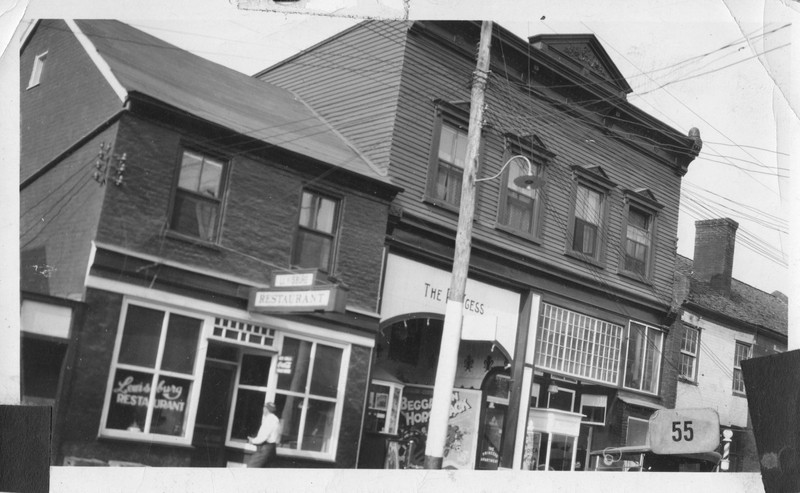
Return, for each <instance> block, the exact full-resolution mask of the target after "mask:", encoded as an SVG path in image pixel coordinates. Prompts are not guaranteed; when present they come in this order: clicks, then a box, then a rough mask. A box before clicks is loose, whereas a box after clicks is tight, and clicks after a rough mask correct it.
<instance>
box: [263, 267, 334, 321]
mask: <svg viewBox="0 0 800 493" xmlns="http://www.w3.org/2000/svg"><path fill="white" fill-rule="evenodd" d="M315 283H316V271H315V270H314V271H307V270H306V271H292V272H289V273H276V274H273V276H272V286H273V287H271V288H254V289H252V290H251V291H250V300H249V304H248V310H249V311H252V312H260V313H292V312H314V311H339V312H341V311H344V308H345V305H346V303H347V289H346V288H343V287H342V286H339V285H334V284H329V285H315Z"/></svg>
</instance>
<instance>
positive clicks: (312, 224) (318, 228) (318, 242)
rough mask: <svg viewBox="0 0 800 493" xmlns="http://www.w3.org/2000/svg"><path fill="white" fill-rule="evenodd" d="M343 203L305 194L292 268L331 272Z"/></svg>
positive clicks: (313, 194) (306, 191)
mask: <svg viewBox="0 0 800 493" xmlns="http://www.w3.org/2000/svg"><path fill="white" fill-rule="evenodd" d="M338 215H339V201H338V200H336V199H333V198H331V197H328V196H325V195H321V194H319V193H317V192H314V191H311V190H303V195H302V198H301V203H300V219H299V222H298V227H297V233H296V236H295V242H294V249H293V250H292V265H295V266H297V267H303V268H317V269H319V270H320V271H322V272H331V270H332V267H333V256H334V252H335V247H336V231H337V228H338V227H339V225H338V223H339V218H338Z"/></svg>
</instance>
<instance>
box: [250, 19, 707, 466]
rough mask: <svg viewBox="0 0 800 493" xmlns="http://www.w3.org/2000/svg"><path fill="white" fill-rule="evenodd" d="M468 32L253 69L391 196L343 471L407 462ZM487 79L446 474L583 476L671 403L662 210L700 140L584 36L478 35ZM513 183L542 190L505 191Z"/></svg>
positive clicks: (435, 338) (328, 48)
mask: <svg viewBox="0 0 800 493" xmlns="http://www.w3.org/2000/svg"><path fill="white" fill-rule="evenodd" d="M479 31H480V23H477V22H421V21H420V22H399V21H391V22H384V21H369V22H364V23H361V24H358V25H357V26H355V27H353V28H351V29H349V30H346V31H343V32H342V33H340V34H338V35H336V36H333V37H331V38H329V39H327V40H325V41H323V42H321V43H319V44H318V45H316V46H313V47H311V48H309V49H308V50H305V51H303V52H301V53H300V54H298V55H296V56H294V57H291V58H289V59H287V60H285V61H283V62H281V63H279V64H277V65H275V66H273V67H270V68H268V69H266V70H264V71H263V72H261V73H260V74H257V77H258V78H260V79H262V80H265V81H269V82H272V83H274V84H276V85H278V86H280V87H284V88H287V89H289V90H291V91H292V92H294V93H296V94H298V95H299V96H300V97H301V98H303V99H304V100H305V101H307V102H308V103H309V104H310V105H311V106H312V107H313V108H314V109H315V110H316V111H317V112H318V113H319V114H320V115H322V117H323V118H325V119H326V120H328V121H330V122H331V123H332V124H333V125H335V126H336V128H337V129H338V130H339V131H340V132H341V133H342V134H343V135H344V136H345V137H346V138H347V139H348V140H349V141H351V142H353V143H354V145H356V147H357V148H358V149H359V150H360V152H362V153H363V154H364V155H366V156H368V157H369V158H370V159H371V160H372V162H374V163H375V164H376V165H377V166H378V167H379V168H380V169H383V170H386V171H387V173H388V175H389V176H390V177H391V179H392V180H393V181H394V182H395V183H396V184H397V185H399V186H401V187H403V189H404V191H403V193H401V194H399V195H398V196H397V197H396V198H395V200H394V201H393V203H392V207H391V211H390V218H389V225H388V228H387V236H386V255H385V260H384V270H383V285H382V292H381V294H382V296H381V304H380V317H381V323H380V331H379V333H378V334H377V337H376V340H375V357H374V360H373V362H372V364H373V370H372V372H373V379H372V390H371V392H370V395H369V396H368V403H367V407H368V409H367V421H366V424H365V436H364V440H363V445H362V453H361V460H360V461H359V467H415V466H418V465H419V464H420V459H421V456H422V454H421V452H420V451H421V450H422V449H423V448H424V434H425V429H426V426H427V418H428V415H427V411H428V408H429V405H430V395H431V386H432V385H433V382H434V376H435V370H436V365H437V361H438V348H439V345H440V343H441V331H442V320H443V313H444V303H445V300H446V298H447V288H448V286H449V282H448V280H449V272H450V269H451V268H452V259H453V254H454V252H453V244H454V238H455V233H456V225H457V219H458V218H457V216H458V207H459V201H460V190H461V182H462V178H463V168H464V155H465V148H466V140H467V127H468V115H469V100H470V88H471V85H472V84H471V83H472V78H473V72H474V71H475V64H476V59H475V58H476V57H475V47H476V46H477V45H478V39H479ZM487 78H488V80H487V89H486V94H485V104H486V110H485V119H484V122H483V135H482V140H481V149H480V158H479V168H478V180H479V183H478V184H477V189H476V211H475V221H474V230H473V239H472V258H471V263H470V268H469V279H468V281H467V288H466V299H465V302H464V310H465V318H464V325H463V328H462V339H463V340H462V342H461V344H460V347H459V368H458V371H457V375H456V380H455V390H454V394H453V398H452V403H453V404H452V405H451V418H450V420H451V421H450V426H449V433H448V445H447V450H446V451H445V455H444V467H452V468H479V469H496V468H509V469H528V470H536V469H556V470H580V469H585V468H586V466H587V462H588V458H589V452H590V451H592V450H601V449H603V448H605V447H609V446H614V447H616V446H624V445H639V444H643V443H644V440H645V439H646V438H645V437H646V435H647V428H648V419H649V417H650V416H651V415H652V414H653V412H654V411H655V410H657V409H662V408H673V407H674V406H675V391H676V384H675V375H676V371H675V370H674V369H672V370H670V362H672V361H673V360H674V359H675V358H676V357H677V356H676V355H677V353H676V351H677V349H676V348H677V346H676V345H675V344H674V343H673V342H672V341H673V340H674V339H675V337H677V335H676V331H675V330H674V329H673V323H674V322H675V318H676V316H677V315H676V314H677V309H676V306H675V305H674V303H673V300H672V286H673V272H674V265H675V256H676V253H675V238H676V231H677V218H678V204H679V194H680V184H681V177H682V176H683V175H684V174H685V172H686V170H687V167H688V165H689V164H690V162H691V161H692V160H693V159H694V157H695V156H696V155H697V153H698V152H699V146H700V144H701V143H700V142H699V137H695V134H694V133H693V134H692V135H693V137H689V136H687V134H686V132H679V131H677V130H675V129H673V128H671V127H669V126H667V125H665V124H663V123H662V122H660V121H658V120H656V119H655V118H653V117H651V116H650V115H648V114H646V113H644V112H643V111H641V110H639V109H637V108H636V107H634V106H633V105H631V104H630V103H628V102H627V100H626V94H628V93H629V92H631V88H630V87H629V86H628V84H627V83H626V82H625V80H624V78H623V77H622V76H621V74H620V72H619V70H618V69H617V68H616V66H615V65H614V63H613V62H612V60H611V59H610V57H609V56H608V54H607V53H606V51H605V50H604V49H603V47H602V46H601V45H600V43H599V42H598V41H597V39H596V38H595V37H594V36H593V35H541V36H534V37H532V38H530V39H528V40H523V39H520V38H519V37H517V36H515V35H514V34H512V33H510V32H509V31H507V30H505V29H503V28H502V27H500V26H497V25H495V28H494V32H493V39H492V44H491V67H490V73H489V74H488V75H487ZM518 156H524V157H525V158H526V159H527V161H525V160H523V159H520V158H519V157H518ZM528 163H530V164H528ZM529 174H534V175H536V177H537V180H536V182H538V183H539V184H540V186H538V187H536V188H531V187H526V186H518V185H517V184H515V178H517V177H519V176H520V175H529ZM670 378H671V379H672V380H671V382H670ZM423 452H424V451H423Z"/></svg>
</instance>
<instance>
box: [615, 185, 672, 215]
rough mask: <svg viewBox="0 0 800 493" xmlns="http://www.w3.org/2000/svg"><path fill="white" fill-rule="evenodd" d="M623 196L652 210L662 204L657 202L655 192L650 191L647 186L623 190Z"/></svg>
mask: <svg viewBox="0 0 800 493" xmlns="http://www.w3.org/2000/svg"><path fill="white" fill-rule="evenodd" d="M624 193H625V195H624V198H625V200H626V201H627V200H633V201H634V202H635V203H638V204H639V205H640V206H646V207H647V208H649V209H652V210H653V211H656V210H659V209H661V208H663V207H664V206H663V205H662V204H661V203H659V202H658V199H657V198H656V196H655V194H654V193H653V192H651V191H650V189H649V188H636V189H634V190H628V189H625V190H624Z"/></svg>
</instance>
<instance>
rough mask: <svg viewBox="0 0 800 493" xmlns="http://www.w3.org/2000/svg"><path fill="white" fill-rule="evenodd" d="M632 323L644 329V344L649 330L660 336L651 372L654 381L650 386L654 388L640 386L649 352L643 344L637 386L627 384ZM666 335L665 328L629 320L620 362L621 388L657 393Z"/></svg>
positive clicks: (642, 381)
mask: <svg viewBox="0 0 800 493" xmlns="http://www.w3.org/2000/svg"><path fill="white" fill-rule="evenodd" d="M634 324H636V325H639V326H641V327H643V328H645V329H646V332H645V334H644V337H645V344H646V343H647V341H648V339H649V334H650V331H655V332H657V333H659V334H660V337H661V340H660V347H659V348H658V366H657V367H656V368H655V371H654V372H653V379H654V381H653V384H652V387H653V389H654V390H647V389H644V388H642V387H644V378H643V377H644V375H645V372H646V371H647V358H648V354H649V352H648V351H647V348H648V346H645V353H644V355H642V359H641V361H640V362H639V366H640V374H639V382H640V384H639V387H633V386H630V385H628V360H629V356H630V353H631V340H632V338H631V333H632V330H633V325H634ZM666 336H667V331H665V330H663V329H661V328H658V327H655V326H652V325H648V324H646V323H642V322H637V321H635V320H630V321H629V322H628V330H627V335H626V338H625V339H626V340H625V358H624V359H623V360H622V361H621V363H622V365H623V371H622V387H623V388H626V389H629V390H633V391H636V392H643V393H646V394H650V395H658V392H659V389H660V388H661V371H662V368H663V361H664V344H665V342H666V338H667V337H666ZM651 349H652V348H651Z"/></svg>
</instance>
